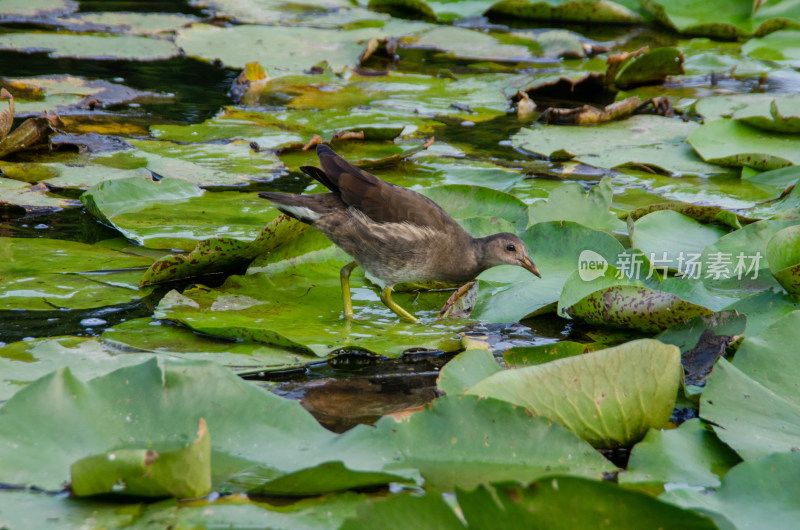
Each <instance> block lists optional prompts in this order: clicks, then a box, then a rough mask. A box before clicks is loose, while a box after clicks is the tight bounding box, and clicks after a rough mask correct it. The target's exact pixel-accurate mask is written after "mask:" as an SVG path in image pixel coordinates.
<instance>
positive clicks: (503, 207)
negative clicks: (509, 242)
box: [420, 184, 528, 230]
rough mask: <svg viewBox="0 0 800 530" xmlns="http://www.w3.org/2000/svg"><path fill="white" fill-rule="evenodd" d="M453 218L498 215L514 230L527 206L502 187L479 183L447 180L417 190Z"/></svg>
mask: <svg viewBox="0 0 800 530" xmlns="http://www.w3.org/2000/svg"><path fill="white" fill-rule="evenodd" d="M420 192H421V193H422V194H423V195H425V196H426V197H428V198H429V199H431V200H433V201H434V202H435V203H436V204H438V205H439V206H441V207H442V208H444V209H445V211H447V213H449V214H450V215H451V216H453V218H455V219H466V218H469V217H478V216H486V217H499V218H501V219H505V220H506V221H508V222H509V223H511V224H513V225H514V226H515V227H516V228H517V229H518V230H521V229H524V228H525V226H526V224H527V222H528V215H527V214H528V209H527V207H526V206H525V203H523V202H522V201H521V200H519V199H517V198H516V197H514V196H513V195H510V194H508V193H504V192H502V191H497V190H493V189H490V188H483V187H480V186H465V185H461V184H449V185H446V186H436V187H432V188H426V189H423V190H420Z"/></svg>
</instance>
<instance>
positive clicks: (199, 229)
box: [81, 177, 278, 251]
mask: <svg viewBox="0 0 800 530" xmlns="http://www.w3.org/2000/svg"><path fill="white" fill-rule="evenodd" d="M81 201H82V202H83V204H84V205H86V208H87V209H88V210H89V212H91V213H92V214H93V215H94V216H95V217H98V218H99V219H101V220H103V221H104V222H105V223H107V224H109V225H111V226H113V227H114V228H116V229H117V230H119V231H120V232H121V233H122V234H123V235H124V236H125V237H127V238H128V239H131V240H133V241H136V242H137V243H139V244H140V245H143V246H145V247H149V248H165V249H180V250H185V251H190V250H192V249H193V248H194V247H195V246H196V245H197V244H198V242H199V240H202V239H205V238H210V237H214V236H216V237H223V236H224V237H227V238H231V239H237V240H241V241H252V240H253V239H255V237H256V236H257V234H258V232H259V231H260V229H261V228H262V227H263V226H264V224H265V223H267V222H269V221H272V219H274V218H275V217H277V215H278V212H277V210H275V209H274V208H273V207H272V206H271V205H270V204H269V203H267V202H266V201H264V200H262V199H259V198H257V197H256V196H255V195H249V196H245V195H243V194H241V193H239V192H216V193H209V192H204V191H203V190H201V189H200V188H198V187H197V186H196V185H195V184H192V183H190V182H187V181H185V180H182V179H163V180H161V181H153V180H152V179H142V178H136V177H133V178H128V179H118V180H111V181H106V182H102V183H100V184H97V185H95V186H93V187H92V188H90V189H89V190H88V191H86V192H85V193H84V194H83V195H81ZM209 212H213V213H214V216H213V217H211V216H209ZM220 218H222V219H224V221H225V222H224V223H223V224H221V223H220Z"/></svg>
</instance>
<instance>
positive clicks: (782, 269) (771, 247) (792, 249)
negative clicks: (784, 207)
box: [766, 225, 800, 294]
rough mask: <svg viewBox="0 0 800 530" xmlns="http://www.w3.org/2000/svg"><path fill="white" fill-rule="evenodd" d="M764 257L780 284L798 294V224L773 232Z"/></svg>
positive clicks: (799, 281) (799, 226)
mask: <svg viewBox="0 0 800 530" xmlns="http://www.w3.org/2000/svg"><path fill="white" fill-rule="evenodd" d="M766 258H767V262H768V263H769V269H770V271H771V272H772V275H773V276H774V277H775V279H776V280H778V281H779V282H780V284H781V286H783V288H784V289H786V290H787V291H788V292H789V293H791V294H800V225H794V226H789V227H786V228H784V229H782V230H780V231H778V232H775V233H774V235H773V236H772V237H771V238H770V239H769V242H768V243H767V248H766Z"/></svg>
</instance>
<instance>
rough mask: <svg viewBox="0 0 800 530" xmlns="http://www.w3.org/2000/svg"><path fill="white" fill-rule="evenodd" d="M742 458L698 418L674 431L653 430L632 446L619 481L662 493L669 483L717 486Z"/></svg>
mask: <svg viewBox="0 0 800 530" xmlns="http://www.w3.org/2000/svg"><path fill="white" fill-rule="evenodd" d="M740 461H741V459H740V458H739V457H738V456H737V455H736V453H734V452H733V451H732V450H731V449H730V448H729V447H728V446H726V445H725V444H723V443H722V442H720V441H719V438H717V436H716V435H715V434H714V431H713V430H712V429H711V427H709V426H708V425H706V424H704V423H703V422H702V421H700V420H699V419H693V420H689V421H687V422H685V423H683V424H681V426H680V427H678V428H677V429H673V430H655V429H653V430H651V431H650V432H648V433H647V436H645V437H644V440H642V441H641V442H639V443H638V444H636V445H635V446H634V447H633V450H632V451H631V456H630V460H629V461H628V468H627V471H626V472H624V473H620V475H619V483H620V484H625V485H628V484H636V485H637V486H640V487H642V486H652V487H653V488H654V489H655V490H656V491H658V492H659V493H661V492H663V486H664V485H666V484H682V485H683V484H685V485H686V486H704V487H717V486H719V485H720V478H721V477H724V476H725V473H727V471H728V470H729V469H730V468H731V467H733V466H734V465H736V464H738V463H739V462H740Z"/></svg>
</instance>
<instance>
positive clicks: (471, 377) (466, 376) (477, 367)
mask: <svg viewBox="0 0 800 530" xmlns="http://www.w3.org/2000/svg"><path fill="white" fill-rule="evenodd" d="M500 371H502V368H500V365H499V364H498V363H497V361H496V360H495V358H494V355H492V354H491V352H490V351H489V350H481V349H475V350H466V351H463V352H461V353H459V354H458V355H456V356H455V357H454V358H453V360H451V361H449V362H448V363H447V364H446V365H444V368H442V371H441V373H440V374H439V379H438V381H437V382H436V387H437V388H438V389H439V391H440V392H444V393H445V394H448V395H458V394H463V393H464V392H466V391H467V390H468V389H469V387H471V386H472V385H474V384H475V383H477V382H478V381H480V380H481V379H486V378H487V377H489V376H490V375H492V374H494V373H497V372H500Z"/></svg>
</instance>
